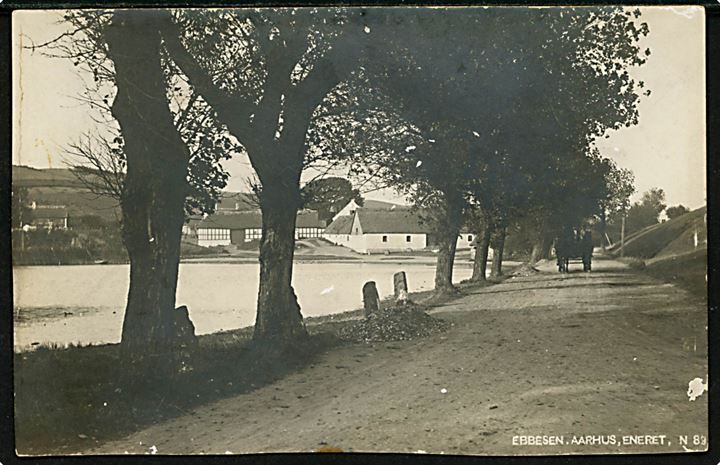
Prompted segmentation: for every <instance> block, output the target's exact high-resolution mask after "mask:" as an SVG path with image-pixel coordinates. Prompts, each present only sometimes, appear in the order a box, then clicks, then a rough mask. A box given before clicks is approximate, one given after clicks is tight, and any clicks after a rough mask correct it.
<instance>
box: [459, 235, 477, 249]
mask: <svg viewBox="0 0 720 465" xmlns="http://www.w3.org/2000/svg"><path fill="white" fill-rule="evenodd" d="M475 239H476V237H475V234H473V233H460V235H459V236H458V239H457V248H458V249H469V248H472V246H473V240H475Z"/></svg>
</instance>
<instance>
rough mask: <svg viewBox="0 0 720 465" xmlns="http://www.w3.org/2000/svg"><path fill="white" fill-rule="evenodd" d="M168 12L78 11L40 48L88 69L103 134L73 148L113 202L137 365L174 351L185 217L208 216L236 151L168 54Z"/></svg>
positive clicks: (129, 339) (91, 180) (130, 346)
mask: <svg viewBox="0 0 720 465" xmlns="http://www.w3.org/2000/svg"><path fill="white" fill-rule="evenodd" d="M162 17H163V16H162V14H161V13H158V12H153V11H146V12H143V13H138V12H134V11H127V10H117V11H102V10H72V11H69V12H67V13H66V14H65V15H64V21H65V23H66V25H67V27H68V32H66V33H64V34H62V35H61V36H59V37H58V38H56V39H55V40H53V41H51V42H49V43H47V44H44V46H40V47H41V48H42V49H46V50H49V52H48V53H49V54H54V55H56V56H61V57H69V58H72V59H73V61H74V63H75V64H76V65H77V66H80V67H83V68H84V69H85V71H88V72H90V73H92V76H93V80H92V84H91V85H88V87H87V90H86V94H85V97H84V100H85V101H86V102H87V103H89V104H91V105H92V106H93V107H95V108H96V109H99V110H100V112H99V114H100V118H103V119H104V125H103V129H104V133H102V134H98V135H92V136H87V137H86V138H85V139H81V140H80V141H77V142H76V143H74V144H72V145H71V147H70V148H69V149H68V150H69V152H70V153H72V154H74V155H75V156H76V157H77V158H76V160H77V159H82V162H83V163H82V165H81V166H77V167H76V168H75V169H76V172H77V174H78V175H79V177H80V178H81V179H83V180H84V182H85V183H86V185H87V186H88V187H89V188H91V189H92V190H93V191H95V192H97V193H101V194H104V195H111V196H114V197H115V198H117V199H118V200H119V203H120V206H121V210H122V220H121V221H122V233H123V234H122V235H123V242H124V245H125V247H126V248H127V250H128V256H129V258H130V286H129V289H128V298H127V303H126V310H125V317H124V322H123V330H122V347H123V352H124V353H125V354H126V355H127V356H128V357H129V358H130V359H131V360H141V359H145V358H147V357H146V356H148V355H155V354H159V353H168V351H172V350H174V348H175V346H176V343H177V340H176V334H175V330H176V327H175V324H174V322H175V319H176V315H175V312H174V310H175V294H176V286H177V276H178V266H179V257H180V237H181V231H182V224H183V222H184V220H185V217H186V214H192V213H196V212H198V211H208V209H210V208H212V207H211V206H212V205H213V204H214V202H213V200H214V198H215V197H216V196H217V195H218V193H219V189H220V188H221V187H222V186H224V183H225V180H226V178H227V173H225V172H224V171H223V170H222V169H221V167H220V166H219V164H218V162H219V161H220V160H221V159H222V158H227V157H228V156H229V155H230V154H231V153H232V152H233V151H237V150H238V148H237V146H236V144H234V142H233V141H232V140H231V139H230V138H228V137H227V135H226V134H224V131H223V129H222V126H221V125H220V124H219V123H218V121H217V120H216V118H215V115H214V113H213V112H212V111H210V109H209V107H208V106H207V104H206V103H205V102H204V101H203V100H202V99H201V98H200V97H199V96H198V95H197V94H194V93H192V92H191V89H189V88H188V86H187V84H186V83H185V82H183V76H182V74H181V73H180V72H179V70H178V69H177V67H176V66H175V65H174V63H173V62H172V61H171V60H170V59H169V58H168V55H167V52H166V50H165V47H164V40H163V36H162V34H161V33H160V31H159V27H158V25H159V24H160V19H161V18H162Z"/></svg>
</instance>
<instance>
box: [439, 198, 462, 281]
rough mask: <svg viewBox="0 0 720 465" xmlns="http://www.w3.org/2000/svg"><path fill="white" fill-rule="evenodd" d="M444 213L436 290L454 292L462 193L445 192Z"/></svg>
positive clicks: (440, 225) (440, 224) (440, 222)
mask: <svg viewBox="0 0 720 465" xmlns="http://www.w3.org/2000/svg"><path fill="white" fill-rule="evenodd" d="M444 198H445V201H444V206H443V210H444V211H443V212H442V213H443V215H442V218H441V219H440V221H439V222H438V225H437V226H438V228H437V229H438V246H439V250H438V256H437V264H436V266H435V291H437V292H453V291H454V290H455V286H453V283H452V277H453V266H454V264H455V249H456V248H457V239H458V236H459V235H460V227H461V226H462V222H463V198H462V196H460V195H448V194H444Z"/></svg>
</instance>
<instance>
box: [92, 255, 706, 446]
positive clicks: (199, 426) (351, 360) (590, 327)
mask: <svg viewBox="0 0 720 465" xmlns="http://www.w3.org/2000/svg"><path fill="white" fill-rule="evenodd" d="M578 268H579V267H578V265H575V266H574V272H572V273H570V274H567V275H560V274H558V273H557V272H554V271H553V267H552V264H545V265H543V266H541V271H542V272H541V273H539V274H536V275H532V276H528V277H516V278H511V279H508V280H506V281H505V282H503V283H501V284H498V285H495V286H490V287H486V288H481V289H476V290H474V291H469V292H472V293H468V295H466V296H464V297H462V298H460V299H458V300H456V301H454V302H452V303H451V304H448V305H445V306H442V307H439V308H436V309H434V310H433V311H432V312H431V313H432V314H434V315H435V316H436V317H439V318H443V319H446V320H448V321H450V322H452V323H453V326H452V328H451V329H450V330H449V331H447V332H445V333H442V334H437V335H435V336H433V337H430V338H427V339H423V340H417V341H408V342H394V343H383V344H375V345H352V346H344V347H341V348H338V349H334V350H333V351H331V352H329V353H327V354H325V355H323V356H322V357H321V358H320V360H319V361H318V362H317V363H315V364H314V365H312V366H310V367H308V368H307V369H304V370H303V371H301V372H297V373H294V374H292V375H289V376H287V377H286V378H284V379H282V380H280V381H278V382H276V383H274V384H271V385H268V386H265V387H263V388H261V389H258V390H256V391H254V392H251V393H248V394H245V395H240V396H237V397H233V398H229V399H225V400H222V401H219V402H217V403H214V404H211V405H207V406H204V407H201V408H199V409H197V410H195V411H192V412H188V414H187V415H186V416H183V417H180V418H176V419H173V420H170V421H167V422H164V423H161V424H157V425H154V426H152V427H150V428H148V429H146V430H144V431H141V432H138V433H136V434H134V435H132V436H131V437H128V438H126V439H124V440H121V441H115V442H111V443H107V444H104V445H103V446H102V447H101V448H99V449H97V450H95V451H93V452H95V453H123V452H125V451H128V452H130V453H147V452H149V451H151V450H153V451H155V450H156V451H157V453H158V454H192V453H214V454H218V453H219V454H222V453H226V452H231V453H249V452H269V451H313V450H318V449H321V448H328V447H332V448H340V449H342V450H344V451H395V452H418V451H424V452H427V453H448V454H558V453H560V454H565V453H580V452H581V453H604V452H611V451H622V452H671V451H682V450H683V449H704V446H703V445H702V444H701V442H702V440H703V437H706V436H707V393H705V394H703V395H701V396H700V397H698V398H697V399H696V400H694V401H690V400H689V398H688V395H687V390H688V382H689V381H691V380H692V379H694V378H696V377H699V378H703V380H705V377H706V373H707V361H706V360H707V359H706V354H707V327H706V324H707V315H706V309H705V307H704V305H703V303H702V302H700V301H697V300H695V299H694V298H692V297H691V296H690V295H689V294H687V293H686V292H685V291H683V290H681V289H679V288H676V287H674V286H672V285H669V284H663V283H661V282H659V281H655V280H653V279H651V278H648V277H646V276H643V275H641V274H638V273H636V272H634V271H630V270H629V269H627V268H626V267H625V266H624V265H622V264H620V263H618V262H614V261H609V260H607V261H597V262H596V264H595V270H594V271H593V272H592V273H582V272H581V271H578ZM588 435H589V436H592V437H586V436H588ZM646 435H647V436H650V437H645V436H646ZM703 435H704V436H703ZM679 436H687V439H688V442H687V444H681V443H680V442H679V441H680V437H679ZM537 441H539V442H541V443H542V442H545V443H546V444H545V445H539V446H536V445H521V444H526V443H528V442H537ZM624 441H625V442H630V443H631V444H629V445H623V442H624ZM563 443H564V444H563Z"/></svg>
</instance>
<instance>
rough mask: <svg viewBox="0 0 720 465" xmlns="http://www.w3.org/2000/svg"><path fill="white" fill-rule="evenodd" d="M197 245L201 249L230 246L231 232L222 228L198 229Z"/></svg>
mask: <svg viewBox="0 0 720 465" xmlns="http://www.w3.org/2000/svg"><path fill="white" fill-rule="evenodd" d="M197 231H198V240H197V245H199V246H201V247H216V246H219V245H230V230H229V229H220V228H198V230H197Z"/></svg>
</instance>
